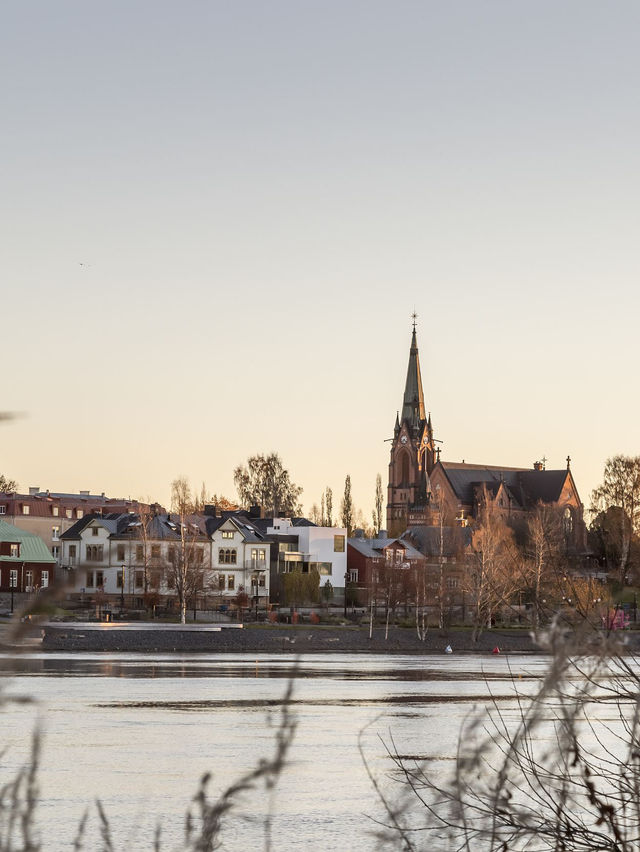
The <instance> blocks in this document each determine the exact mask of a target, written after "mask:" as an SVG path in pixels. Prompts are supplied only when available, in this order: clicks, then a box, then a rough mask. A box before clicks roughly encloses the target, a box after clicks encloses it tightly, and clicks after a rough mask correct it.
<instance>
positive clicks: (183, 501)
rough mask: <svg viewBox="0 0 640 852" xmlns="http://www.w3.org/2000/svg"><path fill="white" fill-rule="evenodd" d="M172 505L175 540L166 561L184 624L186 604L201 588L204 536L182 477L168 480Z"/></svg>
mask: <svg viewBox="0 0 640 852" xmlns="http://www.w3.org/2000/svg"><path fill="white" fill-rule="evenodd" d="M171 508H172V511H173V512H174V513H175V514H176V516H177V523H176V527H177V530H176V532H177V540H176V542H175V544H174V545H173V550H172V555H171V558H170V560H169V577H170V580H171V585H173V587H174V588H175V590H176V594H177V596H178V604H179V607H180V622H181V623H182V624H185V623H186V620H187V617H186V616H187V604H188V602H189V600H191V599H192V598H193V596H194V595H196V594H197V593H198V591H200V590H201V589H202V586H203V580H204V572H205V568H206V566H205V559H204V546H203V539H204V536H203V534H202V532H201V530H200V528H199V526H198V525H197V523H196V521H195V520H194V519H193V517H192V513H193V508H194V500H193V495H192V492H191V487H190V485H189V482H188V481H187V479H186V478H185V477H179V478H178V479H174V481H173V482H172V483H171Z"/></svg>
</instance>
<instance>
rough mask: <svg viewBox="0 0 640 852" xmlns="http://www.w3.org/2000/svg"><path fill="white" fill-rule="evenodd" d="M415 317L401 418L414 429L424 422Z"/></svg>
mask: <svg viewBox="0 0 640 852" xmlns="http://www.w3.org/2000/svg"><path fill="white" fill-rule="evenodd" d="M416 317H417V314H415V313H414V314H413V333H412V335H411V349H410V350H409V366H408V368H407V381H406V383H405V386H404V399H403V401H402V417H401V420H407V421H408V422H409V423H410V424H411V425H412V426H415V427H417V426H418V425H419V424H420V423H421V422H423V421H424V420H426V416H425V408H424V394H423V392H422V376H421V375H420V357H419V355H418V342H417V339H416Z"/></svg>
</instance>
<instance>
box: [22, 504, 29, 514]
mask: <svg viewBox="0 0 640 852" xmlns="http://www.w3.org/2000/svg"><path fill="white" fill-rule="evenodd" d="M22 514H23V515H28V514H29V507H28V506H23V507H22Z"/></svg>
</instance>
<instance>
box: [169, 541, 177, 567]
mask: <svg viewBox="0 0 640 852" xmlns="http://www.w3.org/2000/svg"><path fill="white" fill-rule="evenodd" d="M167 555H168V557H169V562H170V563H171V564H172V565H175V562H176V547H175V545H174V544H170V545H169V549H168V551H167Z"/></svg>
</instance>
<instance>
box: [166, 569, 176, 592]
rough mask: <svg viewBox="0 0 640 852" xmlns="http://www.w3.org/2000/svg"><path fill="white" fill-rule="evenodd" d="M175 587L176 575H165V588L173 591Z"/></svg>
mask: <svg viewBox="0 0 640 852" xmlns="http://www.w3.org/2000/svg"><path fill="white" fill-rule="evenodd" d="M175 587H176V575H175V574H172V573H169V574H168V575H167V588H168V589H175Z"/></svg>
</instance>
